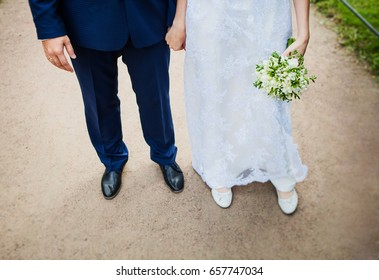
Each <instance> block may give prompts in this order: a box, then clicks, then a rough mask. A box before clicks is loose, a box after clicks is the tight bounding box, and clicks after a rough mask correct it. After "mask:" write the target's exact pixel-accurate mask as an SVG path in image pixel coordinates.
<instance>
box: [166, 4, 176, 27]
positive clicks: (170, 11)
mask: <svg viewBox="0 0 379 280" xmlns="http://www.w3.org/2000/svg"><path fill="white" fill-rule="evenodd" d="M175 12H176V0H168V13H167V26H168V27H169V26H171V25H172V22H173V21H174V17H175Z"/></svg>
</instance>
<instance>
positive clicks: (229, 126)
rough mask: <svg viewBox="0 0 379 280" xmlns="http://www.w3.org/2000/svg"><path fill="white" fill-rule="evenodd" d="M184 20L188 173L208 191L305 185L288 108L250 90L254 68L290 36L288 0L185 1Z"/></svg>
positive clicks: (289, 7)
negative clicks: (273, 183)
mask: <svg viewBox="0 0 379 280" xmlns="http://www.w3.org/2000/svg"><path fill="white" fill-rule="evenodd" d="M186 19H187V43H186V59H185V69H184V71H185V98H186V109H187V121H188V128H189V134H190V140H191V147H192V156H193V158H192V165H193V168H194V169H195V170H196V172H197V173H199V174H200V176H201V177H202V179H203V180H204V181H205V182H206V183H207V184H208V186H209V187H211V188H216V187H220V186H221V187H229V188H230V187H232V186H234V185H245V184H248V183H251V182H253V181H258V182H266V181H268V180H271V179H273V180H275V179H280V178H291V179H293V180H294V181H295V182H299V181H301V180H303V179H304V178H305V177H306V174H307V167H306V166H304V165H303V164H302V163H301V160H300V157H299V154H298V151H297V147H296V145H295V144H294V143H293V140H292V136H291V119H290V104H288V103H285V102H280V101H275V100H273V99H272V98H270V97H268V96H267V95H266V94H265V93H262V92H261V91H258V90H257V89H256V88H254V86H253V81H254V80H255V77H254V76H253V73H254V70H255V65H256V64H257V63H259V62H260V61H261V60H263V59H266V58H267V57H268V56H269V55H270V54H271V53H272V52H273V51H278V52H282V51H283V50H284V49H285V46H286V42H287V39H288V38H289V37H290V36H291V33H292V31H291V29H292V26H291V2H290V0H270V1H266V0H188V7H187V17H186ZM298 102H299V101H298ZM300 102H301V101H300Z"/></svg>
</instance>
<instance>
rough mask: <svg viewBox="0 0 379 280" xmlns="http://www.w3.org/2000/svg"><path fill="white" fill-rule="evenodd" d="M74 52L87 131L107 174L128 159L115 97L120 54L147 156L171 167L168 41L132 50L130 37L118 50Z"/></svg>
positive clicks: (78, 49) (173, 154) (172, 139)
mask: <svg viewBox="0 0 379 280" xmlns="http://www.w3.org/2000/svg"><path fill="white" fill-rule="evenodd" d="M74 50H75V54H76V56H77V58H76V59H74V60H72V63H73V66H74V69H75V72H76V76H77V78H78V80H79V84H80V87H81V90H82V95H83V101H84V108H85V116H86V122H87V128H88V133H89V136H90V139H91V142H92V144H93V146H94V148H95V150H96V152H97V154H98V156H99V158H100V160H101V162H102V163H103V164H104V165H105V167H106V169H107V171H118V170H121V169H122V167H123V166H124V164H125V163H126V162H127V161H128V155H129V152H128V148H127V146H126V145H125V143H124V142H123V139H122V128H121V116H120V100H119V98H118V67H117V59H118V58H119V57H120V56H122V61H123V62H124V63H125V64H126V65H127V68H128V72H129V75H130V78H131V82H132V87H133V90H134V92H135V94H136V99H137V104H138V108H139V113H140V120H141V125H142V130H143V136H144V138H145V141H146V143H147V144H148V145H149V146H150V158H151V159H152V160H153V161H154V162H156V163H158V164H164V165H166V164H171V163H173V162H174V161H175V157H176V152H177V148H176V146H175V137H174V128H173V123H172V116H171V108H170V100H169V73H168V70H169V61H170V50H169V48H168V46H167V44H166V42H165V41H162V42H160V43H158V44H155V45H153V46H149V47H145V48H135V47H134V46H133V43H132V42H131V40H130V39H129V41H128V43H127V45H126V46H125V47H124V48H123V49H121V50H119V51H98V50H93V49H87V48H83V47H79V46H74Z"/></svg>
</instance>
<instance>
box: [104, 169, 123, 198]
mask: <svg viewBox="0 0 379 280" xmlns="http://www.w3.org/2000/svg"><path fill="white" fill-rule="evenodd" d="M121 176H122V171H109V172H107V171H106V170H105V172H104V174H103V178H102V179H101V191H102V192H103V195H104V198H105V199H113V198H115V197H116V195H117V194H118V192H119V191H120V189H121Z"/></svg>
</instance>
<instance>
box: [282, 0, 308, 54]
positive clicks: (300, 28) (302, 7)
mask: <svg viewBox="0 0 379 280" xmlns="http://www.w3.org/2000/svg"><path fill="white" fill-rule="evenodd" d="M293 4H294V7H295V15H296V23H297V36H296V41H295V42H294V43H292V45H291V46H289V47H288V48H287V49H286V50H285V51H284V53H283V55H289V53H290V52H293V51H294V50H297V51H298V53H300V54H302V55H304V54H305V51H306V50H307V46H308V42H309V37H310V32H309V0H293Z"/></svg>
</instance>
